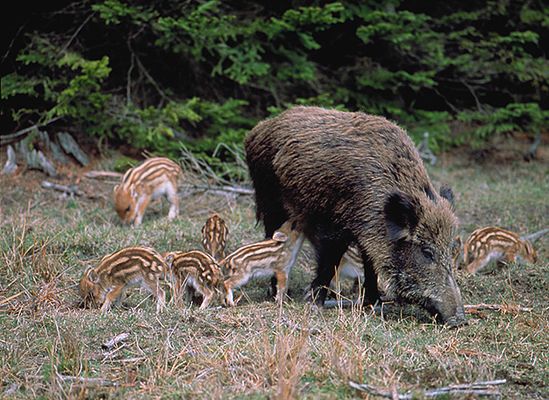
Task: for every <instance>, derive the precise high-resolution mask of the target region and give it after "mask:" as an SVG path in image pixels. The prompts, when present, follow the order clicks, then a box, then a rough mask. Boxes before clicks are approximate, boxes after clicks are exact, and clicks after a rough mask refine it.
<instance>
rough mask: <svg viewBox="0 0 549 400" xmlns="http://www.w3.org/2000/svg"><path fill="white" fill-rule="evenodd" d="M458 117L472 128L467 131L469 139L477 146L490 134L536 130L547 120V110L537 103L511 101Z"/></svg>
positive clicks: (548, 118)
mask: <svg viewBox="0 0 549 400" xmlns="http://www.w3.org/2000/svg"><path fill="white" fill-rule="evenodd" d="M458 118H459V119H460V120H461V121H463V122H467V123H469V124H470V125H472V126H475V128H474V129H472V130H471V131H469V132H468V133H469V135H470V139H472V141H473V144H476V145H477V146H478V145H479V144H480V143H482V140H484V139H487V138H488V137H490V136H491V135H495V134H504V133H511V132H515V131H527V132H537V131H538V130H539V129H541V128H542V127H543V123H544V122H546V121H548V120H549V111H547V110H542V109H541V108H540V107H539V104H537V103H511V104H508V105H507V106H506V107H504V108H499V109H496V110H491V112H464V113H460V114H459V116H458Z"/></svg>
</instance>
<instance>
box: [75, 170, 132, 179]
mask: <svg viewBox="0 0 549 400" xmlns="http://www.w3.org/2000/svg"><path fill="white" fill-rule="evenodd" d="M122 175H123V174H121V173H120V172H113V171H89V172H86V173H85V174H84V176H85V177H86V178H90V179H96V178H121V177H122Z"/></svg>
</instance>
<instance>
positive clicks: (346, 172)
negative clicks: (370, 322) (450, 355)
mask: <svg viewBox="0 0 549 400" xmlns="http://www.w3.org/2000/svg"><path fill="white" fill-rule="evenodd" d="M245 147H246V161H247V163H248V167H249V169H250V175H251V178H252V181H253V185H254V188H255V199H256V207H257V209H256V211H257V218H258V220H260V221H262V222H263V224H264V226H265V233H266V236H271V235H272V234H273V232H274V231H275V230H276V229H277V228H278V227H279V226H281V225H282V224H283V223H284V221H286V220H287V219H292V220H294V221H296V222H297V224H298V226H299V227H300V228H301V230H302V231H303V233H304V234H305V236H306V237H307V238H308V239H309V240H310V242H311V243H312V245H313V247H314V249H315V252H316V258H317V263H318V266H317V275H316V278H315V279H314V280H313V282H312V285H311V286H312V288H313V290H314V291H315V293H316V294H317V301H318V302H320V303H321V304H322V303H323V302H324V300H325V298H326V289H325V288H326V287H328V285H329V284H330V281H331V279H332V277H333V275H334V267H335V266H336V265H337V264H338V263H339V260H340V258H341V256H342V255H343V253H344V252H345V251H346V249H347V247H348V246H349V244H350V243H353V242H354V243H356V244H357V247H358V248H359V250H360V253H361V255H362V260H363V263H364V275H365V293H366V301H367V302H369V303H374V302H375V301H376V300H377V299H378V298H379V291H378V288H377V276H378V275H379V276H380V277H381V278H382V279H383V280H384V281H385V282H387V288H388V291H389V293H388V294H389V295H393V296H395V297H397V298H399V299H401V300H404V301H408V302H411V303H416V304H420V305H422V306H423V307H425V308H426V309H427V310H428V311H429V312H431V313H432V314H434V315H437V318H438V319H439V320H440V321H442V322H444V323H447V324H449V325H460V324H462V323H464V322H465V316H464V312H463V305H462V300H461V294H460V291H459V288H458V286H457V285H456V282H455V279H454V276H453V272H452V259H451V251H450V246H451V241H452V238H453V237H454V236H455V231H456V229H457V218H456V216H455V215H454V212H453V194H452V191H451V189H450V188H447V187H443V188H442V189H441V190H440V192H437V191H436V190H435V189H434V187H433V184H432V183H431V181H430V179H429V177H428V175H427V172H426V170H425V167H424V165H423V162H422V160H421V158H420V156H419V154H418V152H417V150H416V148H415V146H414V145H413V143H412V141H411V140H410V138H409V137H408V135H407V134H406V132H405V131H404V130H402V129H401V128H400V127H398V126H397V125H395V124H393V123H391V122H389V121H388V120H387V119H385V118H382V117H378V116H372V115H367V114H364V113H360V112H341V111H335V110H327V109H322V108H317V107H295V108H292V109H290V110H288V111H285V112H283V113H282V114H280V115H279V116H277V117H275V118H272V119H268V120H265V121H262V122H260V123H259V124H258V125H257V126H256V127H255V128H253V129H252V131H251V132H250V133H249V135H248V136H247V138H246V142H245Z"/></svg>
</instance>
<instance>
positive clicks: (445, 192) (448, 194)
mask: <svg viewBox="0 0 549 400" xmlns="http://www.w3.org/2000/svg"><path fill="white" fill-rule="evenodd" d="M440 195H441V196H442V197H444V198H445V199H446V200H448V203H450V205H451V206H452V210H453V209H454V208H455V206H456V204H455V196H454V192H453V190H452V188H451V187H450V186H448V185H442V186H441V187H440Z"/></svg>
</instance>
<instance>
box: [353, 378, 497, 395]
mask: <svg viewBox="0 0 549 400" xmlns="http://www.w3.org/2000/svg"><path fill="white" fill-rule="evenodd" d="M506 382H507V380H505V379H499V380H495V381H483V382H473V383H463V384H457V385H450V386H445V387H441V388H437V389H428V390H423V393H421V394H422V395H423V397H426V398H434V397H438V396H447V395H448V394H474V395H477V396H500V392H499V390H498V389H497V388H495V387H494V386H497V385H503V384H505V383H506ZM349 386H351V387H352V388H354V389H356V390H359V391H361V392H366V393H369V394H371V395H374V396H379V397H385V398H387V399H395V398H396V399H399V400H409V399H410V400H411V399H413V398H415V397H417V394H416V393H413V392H410V391H408V392H406V393H404V394H401V393H398V392H396V393H395V392H394V391H389V390H383V389H380V388H378V387H375V386H372V385H368V384H366V383H356V382H353V381H349Z"/></svg>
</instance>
